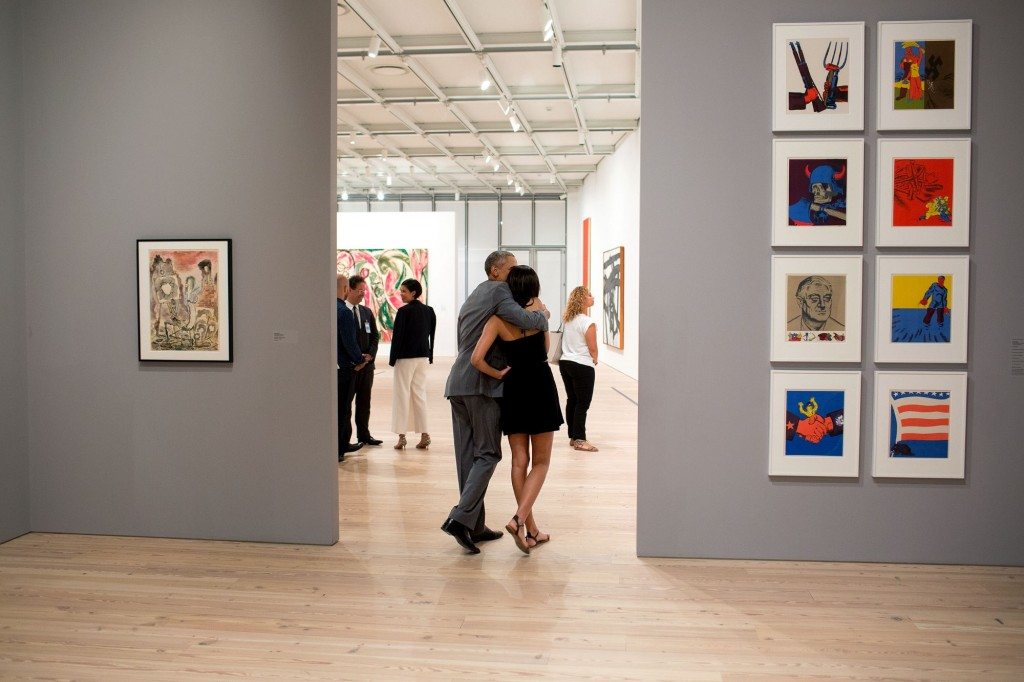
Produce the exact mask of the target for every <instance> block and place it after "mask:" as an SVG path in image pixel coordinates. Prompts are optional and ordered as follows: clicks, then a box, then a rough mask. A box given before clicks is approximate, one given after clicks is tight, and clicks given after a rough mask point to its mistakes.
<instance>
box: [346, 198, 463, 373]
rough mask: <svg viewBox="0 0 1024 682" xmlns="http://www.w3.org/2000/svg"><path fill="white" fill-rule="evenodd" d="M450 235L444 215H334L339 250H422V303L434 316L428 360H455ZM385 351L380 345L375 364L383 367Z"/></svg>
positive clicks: (450, 222)
mask: <svg viewBox="0 0 1024 682" xmlns="http://www.w3.org/2000/svg"><path fill="white" fill-rule="evenodd" d="M455 232H456V229H455V214H454V213H449V212H436V213H423V212H381V213H343V214H338V248H339V249H427V263H428V265H427V283H426V287H425V288H426V296H427V300H426V301H425V302H426V303H427V305H429V306H430V307H432V308H433V309H434V313H435V314H436V315H437V339H436V340H435V342H434V355H436V356H439V357H442V356H449V357H454V356H455V355H456V354H457V344H456V338H455V327H456V323H457V318H458V312H459V310H458V306H457V305H456V296H457V290H456V282H457V277H458V267H457V265H456V260H457V256H458V250H457V249H456V248H455V241H456V240H455ZM352 274H356V273H352ZM389 351H390V344H386V343H382V344H381V347H380V350H379V351H378V356H379V359H378V364H384V362H386V361H385V358H386V357H387V354H388V352H389Z"/></svg>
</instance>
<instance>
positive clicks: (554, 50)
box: [551, 40, 562, 69]
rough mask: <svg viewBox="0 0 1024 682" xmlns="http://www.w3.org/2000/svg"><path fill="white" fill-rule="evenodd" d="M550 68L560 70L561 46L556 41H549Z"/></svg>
mask: <svg viewBox="0 0 1024 682" xmlns="http://www.w3.org/2000/svg"><path fill="white" fill-rule="evenodd" d="M551 66H553V67H555V68H556V69H560V68H562V46H561V45H559V44H558V40H553V41H551Z"/></svg>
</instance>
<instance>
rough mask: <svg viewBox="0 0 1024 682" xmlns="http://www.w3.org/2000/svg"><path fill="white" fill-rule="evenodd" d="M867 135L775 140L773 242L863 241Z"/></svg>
mask: <svg viewBox="0 0 1024 682" xmlns="http://www.w3.org/2000/svg"><path fill="white" fill-rule="evenodd" d="M863 241H864V140H862V139H843V138H811V139H807V138H800V139H793V138H776V139H774V140H772V246H861V245H862V244H863Z"/></svg>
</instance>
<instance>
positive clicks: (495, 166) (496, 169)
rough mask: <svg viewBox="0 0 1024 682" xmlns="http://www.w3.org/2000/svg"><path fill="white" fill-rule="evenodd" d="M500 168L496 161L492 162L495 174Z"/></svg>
mask: <svg viewBox="0 0 1024 682" xmlns="http://www.w3.org/2000/svg"><path fill="white" fill-rule="evenodd" d="M500 168H501V164H500V163H498V162H497V161H495V162H494V172H495V173H497V172H498V170H499V169H500Z"/></svg>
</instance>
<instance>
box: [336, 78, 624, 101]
mask: <svg viewBox="0 0 1024 682" xmlns="http://www.w3.org/2000/svg"><path fill="white" fill-rule="evenodd" d="M509 90H510V92H511V93H512V96H513V98H514V99H517V100H529V101H538V102H542V101H565V100H571V99H572V97H571V95H569V94H568V92H566V89H565V86H564V85H532V86H518V87H517V86H515V85H510V86H509ZM635 91H636V86H635V84H633V83H618V84H612V85H578V86H576V93H577V98H578V99H581V100H583V99H587V100H613V99H615V100H634V99H636V98H637V97H636V94H635ZM377 93H378V94H379V95H380V96H381V98H382V99H383V100H384V101H385V102H387V103H388V104H415V103H423V102H434V101H436V100H437V97H436V96H435V95H434V93H432V92H431V91H430V90H429V89H428V88H377ZM441 93H442V94H443V95H444V98H445V100H447V101H449V102H497V101H498V99H499V95H496V94H494V93H493V92H483V91H481V90H480V88H478V87H461V88H441ZM338 104H342V105H346V106H347V105H356V104H377V102H376V100H373V99H369V98H367V97H366V96H364V95H362V94H361V93H360V92H359V91H358V90H351V89H339V90H338Z"/></svg>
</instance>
